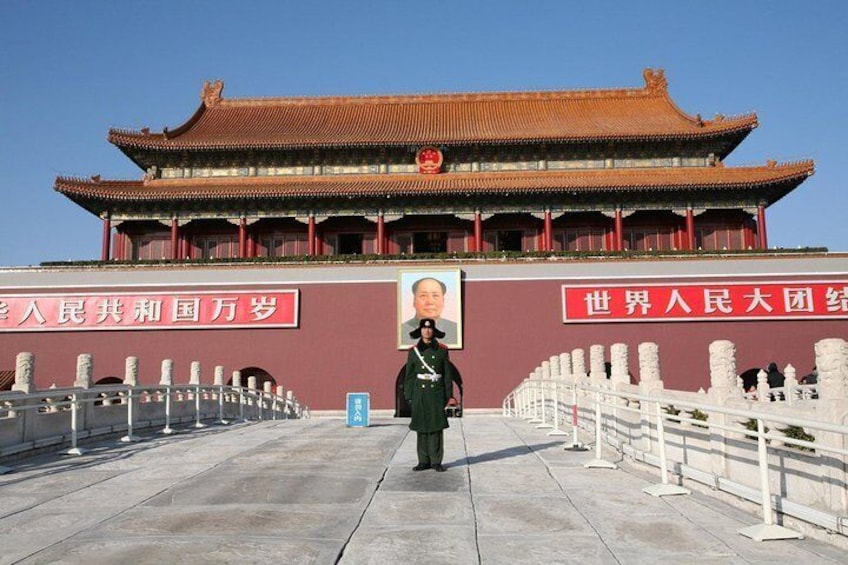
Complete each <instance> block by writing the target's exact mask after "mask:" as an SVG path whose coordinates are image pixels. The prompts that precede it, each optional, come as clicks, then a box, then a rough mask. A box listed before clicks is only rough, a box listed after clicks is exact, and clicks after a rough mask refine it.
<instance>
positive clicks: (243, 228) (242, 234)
mask: <svg viewBox="0 0 848 565" xmlns="http://www.w3.org/2000/svg"><path fill="white" fill-rule="evenodd" d="M238 234H239V244H238V245H239V247H238V249H239V251H238V252H239V255H238V256H239V259H243V258H245V257H247V219H246V218H245V217H244V216H242V217H241V218H239V231H238Z"/></svg>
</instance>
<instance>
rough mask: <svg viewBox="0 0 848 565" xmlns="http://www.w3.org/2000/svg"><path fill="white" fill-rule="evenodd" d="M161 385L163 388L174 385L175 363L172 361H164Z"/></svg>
mask: <svg viewBox="0 0 848 565" xmlns="http://www.w3.org/2000/svg"><path fill="white" fill-rule="evenodd" d="M159 384H160V385H162V386H171V385H173V384H174V361H173V360H172V359H163V360H162V377H161V378H160V379H159Z"/></svg>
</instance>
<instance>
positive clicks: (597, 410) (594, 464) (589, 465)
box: [583, 390, 618, 469]
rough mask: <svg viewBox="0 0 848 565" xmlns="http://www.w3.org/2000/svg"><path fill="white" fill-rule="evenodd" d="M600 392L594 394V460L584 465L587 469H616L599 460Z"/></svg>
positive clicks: (608, 463) (612, 464)
mask: <svg viewBox="0 0 848 565" xmlns="http://www.w3.org/2000/svg"><path fill="white" fill-rule="evenodd" d="M601 441H602V439H601V391H600V390H598V391H596V392H595V458H594V459H592V460H591V461H589V462H588V463H585V464H584V465H583V466H584V467H586V468H587V469H618V465H616V464H615V463H610V462H609V461H604V460H603V459H602V458H601Z"/></svg>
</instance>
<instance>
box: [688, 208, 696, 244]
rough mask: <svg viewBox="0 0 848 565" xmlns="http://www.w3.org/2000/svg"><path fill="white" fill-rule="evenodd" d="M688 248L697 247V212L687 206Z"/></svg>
mask: <svg viewBox="0 0 848 565" xmlns="http://www.w3.org/2000/svg"><path fill="white" fill-rule="evenodd" d="M686 249H689V250H690V251H691V250H693V249H695V214H694V213H693V212H692V208H686Z"/></svg>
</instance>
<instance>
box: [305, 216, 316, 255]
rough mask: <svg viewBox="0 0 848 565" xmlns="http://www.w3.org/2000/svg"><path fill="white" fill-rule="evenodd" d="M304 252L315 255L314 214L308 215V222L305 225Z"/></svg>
mask: <svg viewBox="0 0 848 565" xmlns="http://www.w3.org/2000/svg"><path fill="white" fill-rule="evenodd" d="M306 254H307V255H315V216H313V215H312V214H310V215H309V223H308V224H307V226H306Z"/></svg>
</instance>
